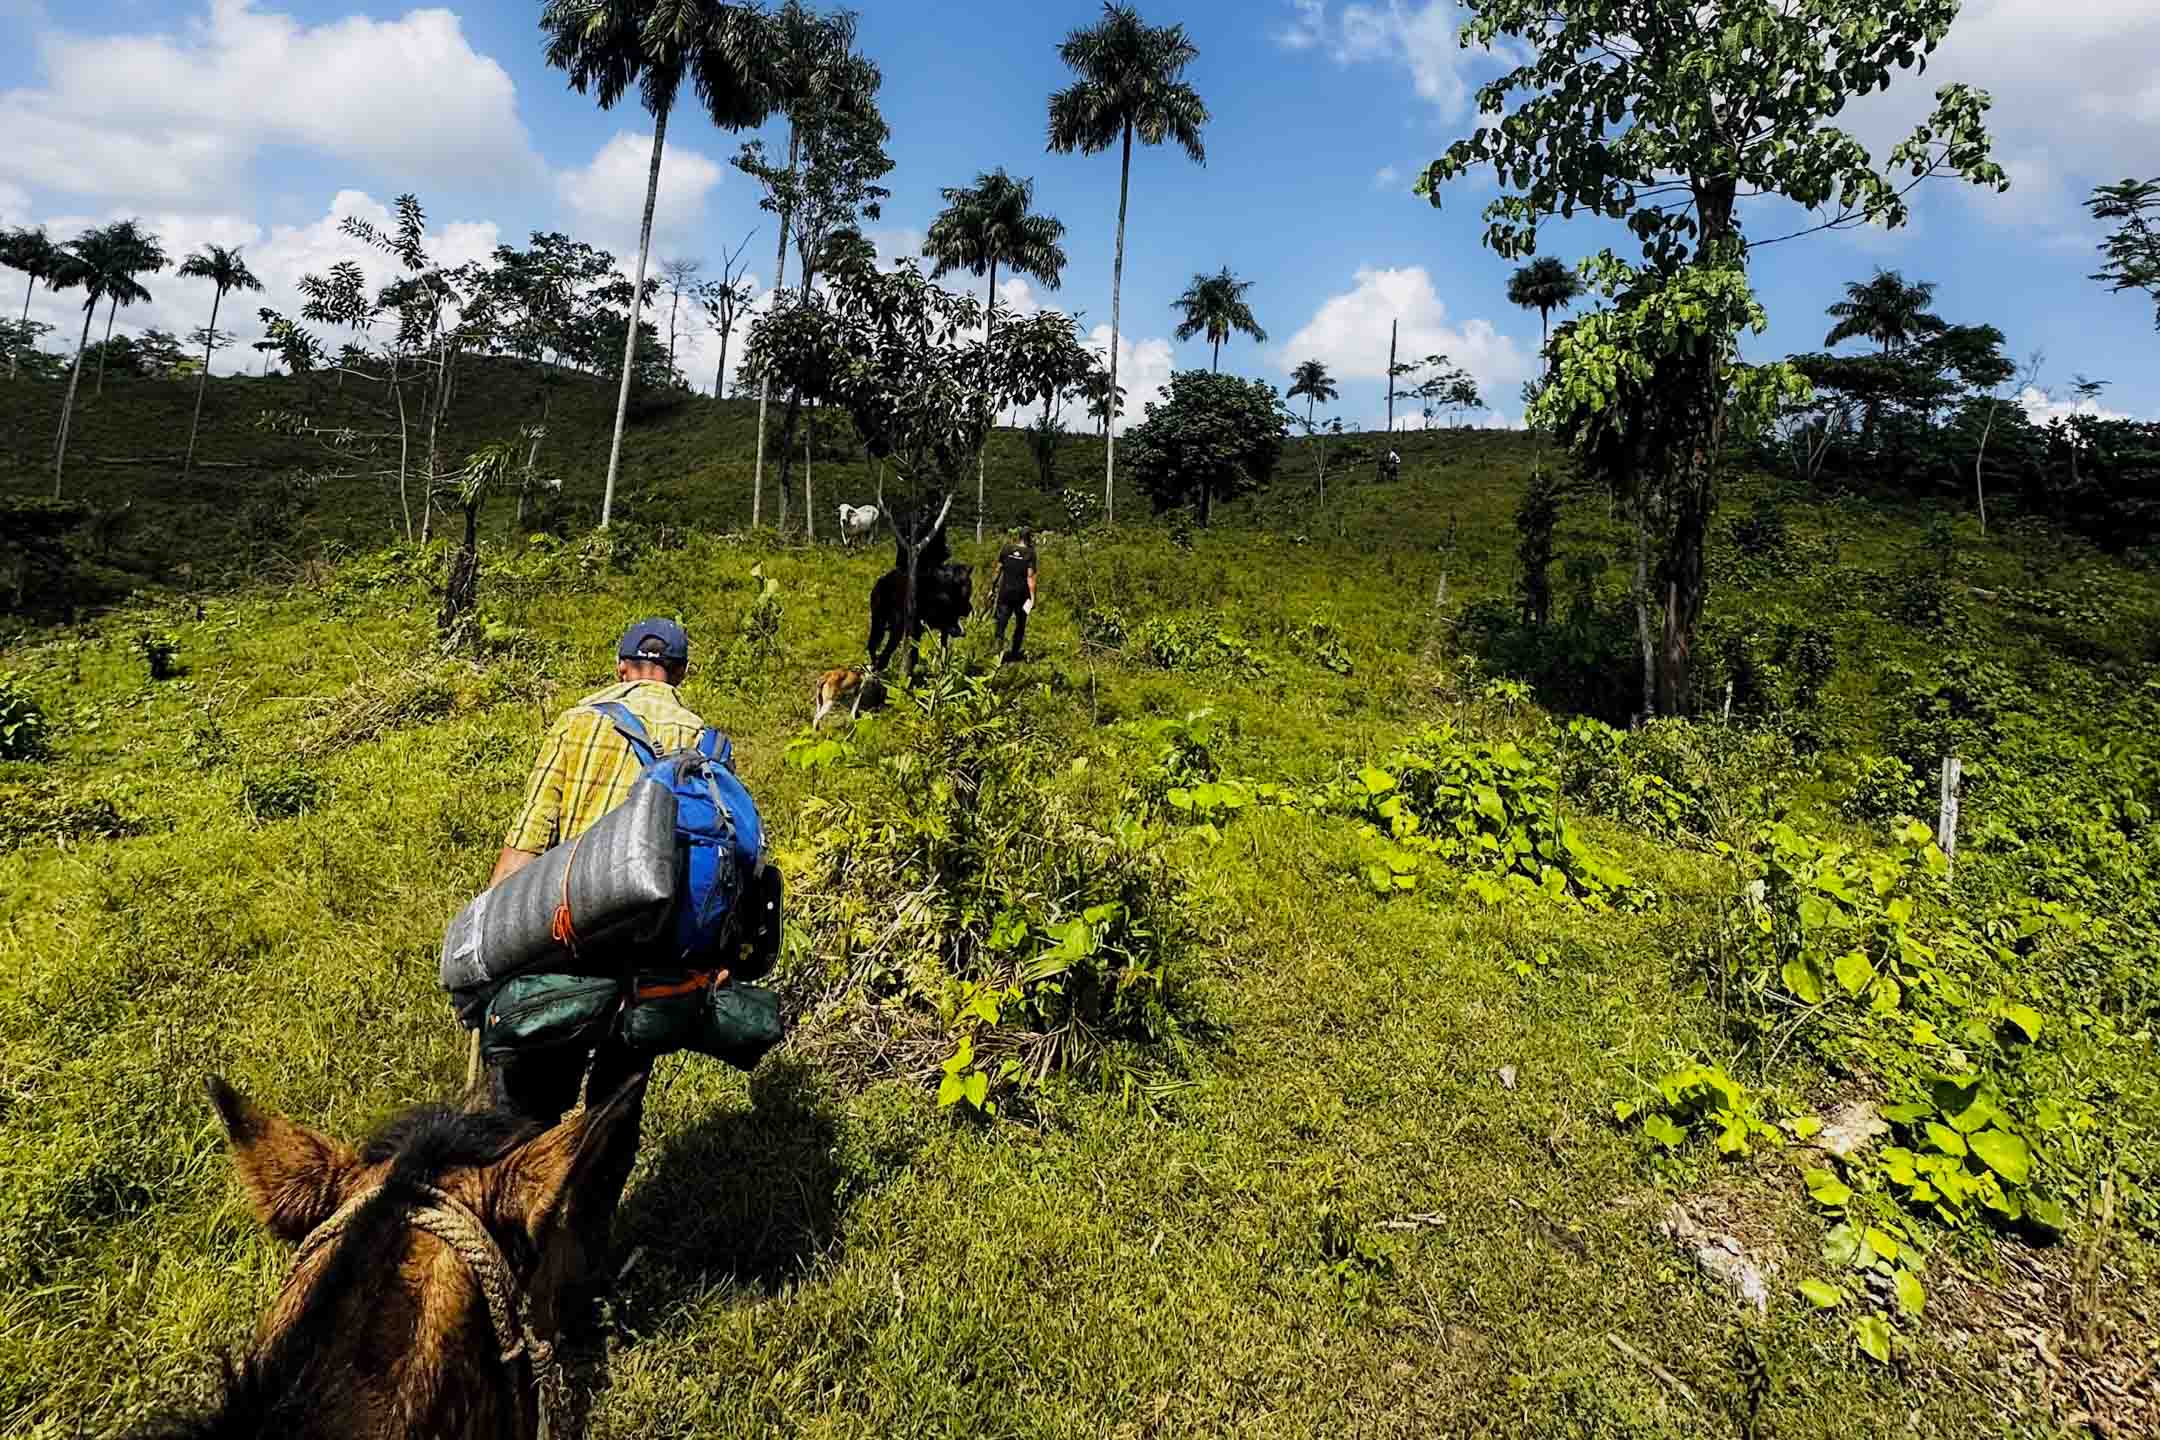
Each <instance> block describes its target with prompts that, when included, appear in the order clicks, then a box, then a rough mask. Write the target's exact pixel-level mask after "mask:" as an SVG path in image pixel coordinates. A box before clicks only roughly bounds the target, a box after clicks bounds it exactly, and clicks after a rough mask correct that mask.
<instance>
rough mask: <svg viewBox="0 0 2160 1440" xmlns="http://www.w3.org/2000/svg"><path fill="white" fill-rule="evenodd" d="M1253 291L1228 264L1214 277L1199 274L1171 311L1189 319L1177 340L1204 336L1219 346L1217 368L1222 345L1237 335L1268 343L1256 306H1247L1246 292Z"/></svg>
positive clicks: (1216, 359) (1181, 327) (1181, 324)
mask: <svg viewBox="0 0 2160 1440" xmlns="http://www.w3.org/2000/svg"><path fill="white" fill-rule="evenodd" d="M1252 288H1253V282H1252V281H1250V280H1240V279H1238V278H1237V277H1236V276H1235V275H1233V274H1231V273H1230V267H1229V266H1227V265H1225V266H1223V268H1222V270H1221V271H1220V272H1219V273H1217V274H1214V275H1195V276H1193V279H1192V284H1190V285H1188V286H1186V287H1185V293H1184V294H1183V295H1180V296H1178V298H1177V299H1176V300H1175V301H1174V302H1172V304H1171V307H1170V308H1171V309H1173V310H1176V311H1177V312H1178V313H1179V314H1181V315H1182V316H1184V317H1185V318H1184V319H1183V321H1181V322H1180V323H1179V325H1178V327H1177V338H1178V339H1180V340H1190V339H1192V338H1193V336H1195V335H1201V334H1204V335H1206V336H1207V338H1208V343H1209V344H1211V345H1213V346H1214V347H1215V368H1216V369H1221V368H1222V344H1223V341H1225V340H1227V339H1229V338H1230V337H1231V335H1232V334H1233V333H1242V334H1246V335H1250V336H1251V337H1252V338H1253V339H1255V340H1257V341H1259V342H1261V343H1262V344H1265V343H1266V342H1267V331H1265V330H1263V329H1261V328H1260V322H1259V321H1258V320H1256V319H1254V318H1253V313H1252V306H1250V305H1248V304H1246V303H1245V292H1246V291H1248V290H1250V289H1252Z"/></svg>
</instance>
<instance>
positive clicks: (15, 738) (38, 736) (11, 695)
mask: <svg viewBox="0 0 2160 1440" xmlns="http://www.w3.org/2000/svg"><path fill="white" fill-rule="evenodd" d="M51 743H52V736H51V730H50V727H49V726H48V725H47V723H46V720H45V709H44V707H43V706H41V705H39V704H38V702H37V699H36V697H35V696H33V695H32V694H31V693H30V690H29V687H28V686H26V685H24V684H23V682H22V681H21V680H20V679H18V678H17V677H16V675H15V673H14V672H13V671H11V670H0V760H41V759H43V758H44V757H45V755H46V754H47V752H48V751H49V749H50V748H51Z"/></svg>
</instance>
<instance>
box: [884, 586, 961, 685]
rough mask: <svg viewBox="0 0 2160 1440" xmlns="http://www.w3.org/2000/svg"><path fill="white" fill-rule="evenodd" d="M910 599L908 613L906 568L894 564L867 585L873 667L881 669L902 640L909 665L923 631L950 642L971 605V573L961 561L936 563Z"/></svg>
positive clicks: (956, 633)
mask: <svg viewBox="0 0 2160 1440" xmlns="http://www.w3.org/2000/svg"><path fill="white" fill-rule="evenodd" d="M914 599H915V604H914V607H913V609H914V613H913V615H912V616H910V614H909V613H908V612H909V606H908V579H907V572H906V571H905V570H901V569H898V568H895V569H891V570H888V571H886V572H885V573H884V574H883V575H880V576H879V577H878V582H877V584H875V585H873V586H871V587H870V668H871V669H872V670H883V669H884V668H885V666H886V665H887V664H888V663H889V662H890V661H891V660H892V655H893V652H894V651H895V650H897V649H899V648H900V643H901V642H902V641H903V640H905V641H906V642H907V644H908V660H909V663H910V665H912V664H913V662H914V658H915V654H916V649H917V647H918V646H920V644H921V643H922V637H923V633H924V631H926V630H935V631H937V632H938V634H939V635H940V636H942V637H943V639H944V643H946V644H948V645H949V644H951V643H952V641H953V640H954V639H955V638H957V637H958V636H959V634H960V632H961V630H962V629H963V628H964V627H965V625H966V623H967V617H968V615H969V614H970V613H971V612H972V611H973V610H974V608H975V573H974V572H973V571H972V570H970V569H968V567H967V566H965V565H940V566H938V567H937V568H936V569H935V570H932V571H930V572H929V573H928V574H927V575H925V576H923V579H922V583H921V584H920V585H918V586H917V587H916V588H915V596H914Z"/></svg>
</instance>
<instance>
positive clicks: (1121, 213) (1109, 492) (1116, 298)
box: [1102, 122, 1132, 525]
mask: <svg viewBox="0 0 2160 1440" xmlns="http://www.w3.org/2000/svg"><path fill="white" fill-rule="evenodd" d="M1131 191H1132V125H1131V124H1130V123H1129V122H1128V123H1127V124H1126V126H1125V158H1124V160H1123V161H1122V163H1121V164H1120V166H1119V168H1118V187H1117V258H1116V259H1115V260H1113V261H1112V262H1111V265H1110V412H1109V415H1108V416H1107V417H1106V418H1105V419H1104V421H1103V439H1104V444H1103V482H1102V508H1103V523H1104V524H1106V525H1115V524H1116V523H1117V499H1116V495H1117V412H1118V403H1117V344H1118V305H1119V303H1120V302H1121V301H1122V300H1123V299H1124V292H1125V202H1126V200H1127V198H1128V197H1129V195H1130V193H1131Z"/></svg>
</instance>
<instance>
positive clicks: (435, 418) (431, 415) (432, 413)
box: [420, 346, 451, 545]
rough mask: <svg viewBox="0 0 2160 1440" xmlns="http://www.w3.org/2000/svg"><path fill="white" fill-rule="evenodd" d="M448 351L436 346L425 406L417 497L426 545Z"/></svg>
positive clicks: (438, 464) (438, 465) (438, 473)
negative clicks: (422, 472)
mask: <svg viewBox="0 0 2160 1440" xmlns="http://www.w3.org/2000/svg"><path fill="white" fill-rule="evenodd" d="M450 374H451V371H450V351H449V348H448V347H447V346H438V347H437V348H436V353H435V390H434V394H432V395H431V396H429V398H428V406H427V486H426V488H425V490H424V492H423V494H422V496H421V508H420V543H421V544H422V545H425V544H427V542H428V536H429V535H431V534H432V533H433V532H434V528H435V491H436V487H437V485H438V484H439V483H440V481H441V479H442V458H441V454H442V452H441V447H440V445H439V444H438V439H439V437H440V435H441V432H442V417H443V410H444V409H445V408H446V407H448V405H449V404H450Z"/></svg>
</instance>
